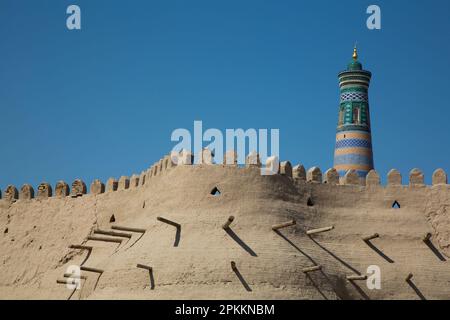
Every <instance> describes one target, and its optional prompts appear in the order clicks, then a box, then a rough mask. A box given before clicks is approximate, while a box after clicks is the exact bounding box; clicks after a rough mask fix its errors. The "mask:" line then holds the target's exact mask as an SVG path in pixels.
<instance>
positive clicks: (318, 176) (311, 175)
mask: <svg viewBox="0 0 450 320" xmlns="http://www.w3.org/2000/svg"><path fill="white" fill-rule="evenodd" d="M306 181H307V182H312V183H322V171H321V170H320V168H319V167H312V168H310V169H309V170H308V172H307V173H306Z"/></svg>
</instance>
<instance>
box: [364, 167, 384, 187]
mask: <svg viewBox="0 0 450 320" xmlns="http://www.w3.org/2000/svg"><path fill="white" fill-rule="evenodd" d="M380 184H381V181H380V175H379V174H378V172H377V171H376V170H374V169H372V170H370V171H369V173H368V174H367V176H366V187H369V188H370V187H379V186H380Z"/></svg>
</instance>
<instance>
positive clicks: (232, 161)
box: [223, 150, 237, 166]
mask: <svg viewBox="0 0 450 320" xmlns="http://www.w3.org/2000/svg"><path fill="white" fill-rule="evenodd" d="M223 164H225V165H227V166H237V153H236V151H235V150H228V151H227V152H225V155H224V157H223Z"/></svg>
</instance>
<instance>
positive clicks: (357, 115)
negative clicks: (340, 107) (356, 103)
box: [353, 107, 360, 124]
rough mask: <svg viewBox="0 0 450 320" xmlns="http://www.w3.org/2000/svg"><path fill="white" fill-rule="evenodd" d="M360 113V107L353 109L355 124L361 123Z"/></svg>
mask: <svg viewBox="0 0 450 320" xmlns="http://www.w3.org/2000/svg"><path fill="white" fill-rule="evenodd" d="M359 116H360V112H359V107H354V108H353V123H357V124H359V123H360V118H359Z"/></svg>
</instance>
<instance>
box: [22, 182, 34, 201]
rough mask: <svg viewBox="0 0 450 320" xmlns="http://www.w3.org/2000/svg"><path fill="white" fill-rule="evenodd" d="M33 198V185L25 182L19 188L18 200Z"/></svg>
mask: <svg viewBox="0 0 450 320" xmlns="http://www.w3.org/2000/svg"><path fill="white" fill-rule="evenodd" d="M33 198H34V189H33V187H32V186H31V185H30V184H28V183H26V184H24V185H23V186H22V187H21V188H20V192H19V199H20V200H31V199H33Z"/></svg>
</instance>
